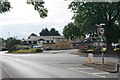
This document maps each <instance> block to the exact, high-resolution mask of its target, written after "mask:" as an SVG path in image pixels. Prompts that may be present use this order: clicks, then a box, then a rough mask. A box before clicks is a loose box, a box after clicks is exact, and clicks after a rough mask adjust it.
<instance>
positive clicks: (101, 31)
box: [97, 24, 105, 64]
mask: <svg viewBox="0 0 120 80" xmlns="http://www.w3.org/2000/svg"><path fill="white" fill-rule="evenodd" d="M102 25H104V24H100V25H99V28H98V29H97V32H98V34H99V36H100V39H101V48H102V55H101V57H102V64H104V52H103V38H102V36H103V35H104V33H105V29H104V28H103V27H102Z"/></svg>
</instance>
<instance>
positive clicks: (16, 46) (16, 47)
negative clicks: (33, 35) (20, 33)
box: [8, 44, 29, 52]
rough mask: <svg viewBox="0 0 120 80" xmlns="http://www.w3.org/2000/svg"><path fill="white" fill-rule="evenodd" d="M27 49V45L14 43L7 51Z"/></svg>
mask: <svg viewBox="0 0 120 80" xmlns="http://www.w3.org/2000/svg"><path fill="white" fill-rule="evenodd" d="M27 49H29V47H28V46H24V45H19V44H15V45H13V46H12V47H11V48H10V49H9V50H8V51H9V52H13V51H16V50H27Z"/></svg>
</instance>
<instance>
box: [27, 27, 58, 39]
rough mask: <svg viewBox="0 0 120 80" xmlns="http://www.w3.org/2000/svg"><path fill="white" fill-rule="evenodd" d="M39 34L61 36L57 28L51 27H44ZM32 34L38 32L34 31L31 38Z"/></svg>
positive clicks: (33, 34)
mask: <svg viewBox="0 0 120 80" xmlns="http://www.w3.org/2000/svg"><path fill="white" fill-rule="evenodd" d="M39 35H40V36H60V33H59V32H58V31H57V30H56V29H55V28H51V29H50V30H48V29H47V28H45V29H42V31H41V32H40V33H39ZM31 36H37V34H35V33H32V34H31V35H30V36H29V37H28V38H30V37H31Z"/></svg>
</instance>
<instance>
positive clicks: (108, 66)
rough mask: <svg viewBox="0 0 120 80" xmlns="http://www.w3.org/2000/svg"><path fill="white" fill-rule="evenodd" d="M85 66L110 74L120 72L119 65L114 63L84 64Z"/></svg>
mask: <svg viewBox="0 0 120 80" xmlns="http://www.w3.org/2000/svg"><path fill="white" fill-rule="evenodd" d="M83 65H86V66H89V67H93V68H96V69H99V70H103V71H106V72H110V73H118V72H119V64H117V63H113V62H106V63H104V64H102V63H101V62H94V63H83Z"/></svg>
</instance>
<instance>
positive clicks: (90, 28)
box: [69, 2, 120, 50]
mask: <svg viewBox="0 0 120 80" xmlns="http://www.w3.org/2000/svg"><path fill="white" fill-rule="evenodd" d="M69 9H72V11H73V12H74V16H73V20H74V23H75V24H76V25H77V26H79V27H80V30H82V31H83V32H84V34H96V33H97V32H96V31H97V27H96V25H95V24H100V23H104V24H105V27H104V28H105V37H106V44H107V50H112V42H114V41H117V40H118V39H120V37H119V35H117V34H118V33H119V32H120V26H119V25H120V22H119V20H120V2H71V4H70V5H69Z"/></svg>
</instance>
